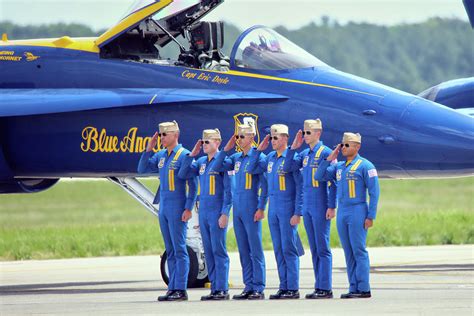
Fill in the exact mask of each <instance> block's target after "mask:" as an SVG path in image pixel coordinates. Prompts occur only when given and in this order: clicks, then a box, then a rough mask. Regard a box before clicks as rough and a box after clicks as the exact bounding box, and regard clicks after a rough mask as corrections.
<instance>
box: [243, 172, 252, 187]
mask: <svg viewBox="0 0 474 316" xmlns="http://www.w3.org/2000/svg"><path fill="white" fill-rule="evenodd" d="M245 190H252V174H250V173H246V174H245Z"/></svg>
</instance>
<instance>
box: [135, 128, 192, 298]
mask: <svg viewBox="0 0 474 316" xmlns="http://www.w3.org/2000/svg"><path fill="white" fill-rule="evenodd" d="M158 128H159V133H155V134H154V135H153V137H152V139H151V141H150V142H149V143H148V146H147V149H146V152H144V153H143V154H142V156H141V159H140V162H139V164H138V173H141V174H143V173H158V174H159V178H160V186H159V187H158V192H157V194H156V197H155V200H154V202H153V203H154V204H158V203H160V211H159V213H158V214H159V221H160V228H161V233H162V235H163V240H164V241H165V248H166V253H167V255H168V260H167V261H168V270H169V283H168V291H167V292H166V295H164V296H159V297H158V300H159V301H181V300H187V299H188V295H187V293H186V288H187V282H188V273H189V257H188V251H187V249H186V233H187V222H188V220H189V219H190V218H191V217H192V213H191V210H192V208H193V205H194V203H195V201H196V192H197V179H196V178H193V177H179V175H178V171H179V168H180V167H181V165H182V163H183V160H184V158H185V157H186V155H187V154H188V153H189V151H188V150H187V149H185V148H184V147H183V146H182V145H181V144H179V143H178V139H179V126H178V123H177V122H176V121H173V122H164V123H161V124H159V126H158ZM158 137H160V139H161V144H162V145H163V147H164V148H165V149H163V150H161V151H159V152H157V153H156V154H153V151H152V150H153V148H155V147H156V144H157V141H158ZM186 185H188V190H186Z"/></svg>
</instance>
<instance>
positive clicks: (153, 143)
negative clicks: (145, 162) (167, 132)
mask: <svg viewBox="0 0 474 316" xmlns="http://www.w3.org/2000/svg"><path fill="white" fill-rule="evenodd" d="M157 143H158V132H156V133H155V134H154V135H153V137H152V138H151V140H150V142H149V143H148V146H146V152H150V151H152V150H153V148H155V147H156V144H157Z"/></svg>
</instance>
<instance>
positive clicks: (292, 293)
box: [281, 290, 300, 300]
mask: <svg viewBox="0 0 474 316" xmlns="http://www.w3.org/2000/svg"><path fill="white" fill-rule="evenodd" d="M281 298H283V299H285V300H296V299H299V298H300V291H298V290H288V291H286V292H285V293H284V294H283V295H282V296H281Z"/></svg>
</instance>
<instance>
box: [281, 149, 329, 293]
mask: <svg viewBox="0 0 474 316" xmlns="http://www.w3.org/2000/svg"><path fill="white" fill-rule="evenodd" d="M295 152H296V151H295V150H292V149H289V150H288V154H287V155H286V158H285V165H284V167H283V170H284V171H286V172H291V171H295V170H298V169H301V173H302V177H303V219H304V226H305V229H306V233H307V235H308V242H309V246H310V249H311V257H312V259H313V270H314V277H315V280H316V281H315V285H314V288H315V289H319V290H326V291H329V290H331V289H332V253H331V247H330V243H329V242H330V230H331V220H327V219H326V211H327V209H328V208H336V186H335V184H334V183H332V184H331V182H326V181H317V180H315V179H314V174H315V173H316V170H317V168H318V165H319V163H320V162H321V160H323V159H326V157H327V156H329V155H330V154H331V149H329V148H328V147H326V146H324V144H323V142H322V141H320V142H318V143H317V144H316V145H315V146H314V148H313V149H311V148H307V149H305V150H303V151H302V152H301V153H299V154H297V155H296V156H295ZM292 157H294V158H292ZM328 185H329V187H328ZM328 189H329V192H328Z"/></svg>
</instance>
